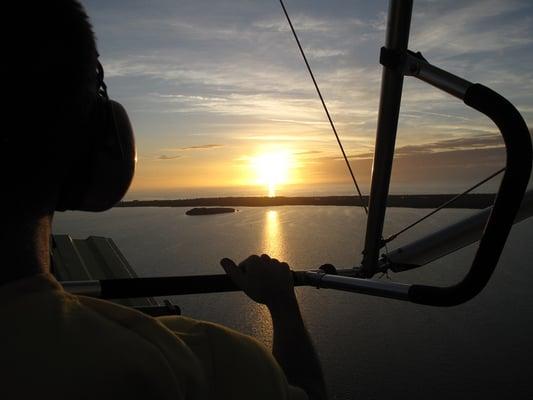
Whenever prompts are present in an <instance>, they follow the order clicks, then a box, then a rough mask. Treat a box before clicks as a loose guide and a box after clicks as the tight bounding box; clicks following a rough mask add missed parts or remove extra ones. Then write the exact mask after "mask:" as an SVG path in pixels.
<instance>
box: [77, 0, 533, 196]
mask: <svg viewBox="0 0 533 400" xmlns="http://www.w3.org/2000/svg"><path fill="white" fill-rule="evenodd" d="M83 3H84V5H85V6H86V8H87V11H88V13H89V16H90V18H91V21H92V23H93V26H94V29H95V32H96V36H97V39H98V46H99V52H100V58H101V61H102V64H103V65H104V68H105V71H106V82H107V84H108V87H109V93H110V95H111V97H112V98H114V99H115V100H118V101H120V102H121V103H122V104H123V105H124V106H125V107H126V109H127V110H128V112H129V114H130V117H131V120H132V123H133V126H134V128H135V132H136V140H137V152H138V163H137V171H136V177H135V180H134V182H133V185H132V188H131V189H130V192H129V194H128V196H127V198H129V199H146V198H180V197H198V196H213V195H266V194H267V193H268V182H265V175H268V173H271V174H273V173H277V172H275V171H277V170H279V169H281V168H283V169H284V171H282V173H280V174H281V175H283V177H281V176H278V178H277V179H278V181H279V182H277V188H276V193H275V194H277V195H311V194H352V193H354V189H353V185H350V177H349V174H348V172H347V170H346V167H345V165H344V161H343V160H342V158H341V153H340V151H339V148H338V145H337V143H336V141H335V138H334V136H333V133H332V131H331V128H330V127H329V124H328V122H327V119H326V116H325V114H324V111H323V110H322V108H321V104H320V102H319V99H318V97H317V95H316V92H315V90H314V87H313V85H312V81H311V79H310V77H309V75H308V72H307V70H306V69H305V64H304V62H303V60H302V58H301V56H300V54H299V52H298V48H297V46H296V43H295V41H294V38H293V37H292V34H291V32H290V30H289V26H288V23H287V21H286V20H285V18H284V15H283V12H282V9H281V7H280V4H279V2H278V1H277V0H268V1H266V0H262V1H259V0H256V1H250V0H248V1H247V0H195V1H189V0H187V1H184V0H180V1H176V0H151V1H148V0H142V1H141V0H128V1H123V0H85V1H84V2H83ZM285 4H286V7H287V9H288V12H289V14H290V15H291V18H292V20H293V23H294V26H295V29H296V31H297V32H298V34H299V36H300V40H301V42H302V45H303V47H304V50H305V51H306V54H307V56H308V58H309V61H310V64H311V67H312V68H313V71H314V73H315V76H316V78H317V81H318V84H319V86H320V88H321V90H322V93H323V95H324V98H325V101H326V103H327V105H328V107H329V109H330V112H331V115H332V117H333V120H334V121H335V124H336V127H337V130H338V132H339V135H340V137H341V140H342V142H343V144H344V146H345V149H346V153H347V154H348V156H349V159H350V162H351V164H352V166H353V169H354V172H355V175H356V177H357V179H358V181H359V182H360V184H361V186H362V188H363V192H364V193H368V187H369V182H370V177H371V170H372V156H373V151H374V139H375V134H376V121H377V108H378V103H379V93H380V82H381V66H380V65H379V62H378V60H379V49H380V47H381V46H382V45H383V44H384V40H385V24H386V15H387V8H388V2H387V1H382V0H376V1H370V0H365V1H354V0H352V1H347V0H345V1H341V0H338V1H337V0H328V1H325V0H321V1H315V0H308V1H302V0H286V2H285ZM532 33H533V2H531V1H527V0H523V1H514V0H507V1H501V0H477V1H450V0H441V1H433V0H425V1H416V0H415V2H414V9H413V18H412V26H411V37H410V42H409V48H410V49H411V50H413V51H421V52H422V53H423V55H424V56H425V57H426V59H428V60H429V61H430V62H431V63H432V64H434V65H437V66H439V67H441V68H443V69H446V70H448V71H450V72H452V73H454V74H456V75H459V76H461V77H463V78H465V79H467V80H469V81H472V82H478V83H483V84H484V85H486V86H488V87H490V88H492V89H494V90H496V91H498V92H500V93H501V94H502V95H504V96H505V97H507V98H508V99H509V100H510V101H511V102H512V103H513V104H514V105H515V106H516V107H517V108H518V110H519V111H520V112H521V113H522V115H523V117H524V119H525V120H526V123H528V126H533V95H532V94H533V68H532V66H533V34H532ZM258 160H259V161H258ZM258 165H262V166H261V167H258ZM503 165H504V151H503V148H502V141H501V139H500V138H499V135H498V133H497V130H496V127H495V126H494V125H493V124H492V122H490V121H489V120H488V119H487V118H486V117H484V116H483V115H480V114H478V113H477V112H475V111H473V110H470V109H468V108H467V107H466V106H465V105H464V104H463V103H462V102H461V101H459V100H457V99H455V98H453V97H451V96H449V95H447V94H445V93H442V92H439V91H438V90H437V89H434V88H432V87H430V86H428V85H426V84H423V83H421V82H419V81H417V80H416V79H414V78H406V81H405V84H404V92H403V98H402V106H401V113H400V123H399V130H398V136H397V142H396V155H395V160H394V166H393V176H392V183H391V192H393V193H439V192H444V193H445V192H459V191H462V190H464V189H466V188H467V187H469V186H470V185H473V184H474V183H476V181H479V180H481V179H483V178H485V177H486V176H488V175H490V174H491V173H492V172H494V171H496V170H497V169H498V168H500V167H501V166H503ZM266 179H267V180H268V178H266ZM495 184H496V181H495V183H493V184H492V185H489V186H487V187H486V189H485V190H489V191H490V190H493V189H494V188H495V187H496V186H495Z"/></svg>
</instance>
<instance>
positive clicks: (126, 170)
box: [56, 98, 137, 211]
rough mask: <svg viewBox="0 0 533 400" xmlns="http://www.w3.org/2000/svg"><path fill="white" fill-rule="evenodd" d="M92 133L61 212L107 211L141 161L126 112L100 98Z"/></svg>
mask: <svg viewBox="0 0 533 400" xmlns="http://www.w3.org/2000/svg"><path fill="white" fill-rule="evenodd" d="M93 122H94V125H93V126H91V130H92V129H94V130H95V131H93V132H89V136H90V138H91V139H90V142H91V143H90V144H89V146H88V147H89V148H88V154H86V157H80V160H77V162H76V164H77V165H76V166H74V170H73V171H72V172H71V173H70V174H69V175H70V178H69V181H70V182H67V184H66V185H65V186H64V190H63V193H62V194H61V196H60V200H59V203H58V207H56V209H57V210H58V211H64V210H79V211H105V210H108V209H110V208H111V207H113V206H114V205H116V204H117V203H118V202H119V201H120V200H121V199H122V197H124V195H125V194H126V192H127V191H128V188H129V187H130V184H131V181H132V179H133V175H134V172H135V163H136V160H137V157H136V152H135V140H134V134H133V128H132V126H131V122H130V119H129V117H128V114H127V113H126V110H125V109H124V107H122V105H121V104H120V103H118V102H116V101H113V100H107V99H103V98H100V99H98V103H97V106H96V110H95V115H94V117H93Z"/></svg>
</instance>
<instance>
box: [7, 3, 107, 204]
mask: <svg viewBox="0 0 533 400" xmlns="http://www.w3.org/2000/svg"><path fill="white" fill-rule="evenodd" d="M0 10H1V12H2V23H0V41H1V43H2V55H3V62H2V63H0V71H1V73H2V75H1V78H2V96H3V101H2V105H1V106H0V116H1V120H2V127H0V180H1V181H2V182H3V187H4V191H5V193H6V195H5V196H2V199H0V208H3V209H6V208H10V209H12V210H15V209H17V210H19V211H21V210H22V211H23V212H25V213H27V212H28V210H30V209H32V210H33V209H35V210H38V212H40V211H39V210H41V209H43V210H50V209H53V207H54V204H52V203H51V200H48V199H49V198H53V197H54V196H55V193H56V192H57V190H58V189H57V186H58V185H61V184H62V182H63V179H65V178H64V177H61V173H62V171H64V170H65V171H68V170H69V168H70V167H71V163H72V160H74V159H76V157H78V158H79V154H80V149H83V146H84V141H85V143H86V142H87V141H88V140H90V139H89V138H90V133H91V132H90V130H88V129H85V128H84V126H85V125H87V118H88V116H89V115H90V112H91V109H92V107H93V106H94V103H95V100H96V93H97V72H96V68H97V59H98V53H97V50H96V43H95V38H94V34H93V31H92V27H91V25H90V23H89V19H88V17H87V14H86V13H85V10H84V9H83V7H82V5H81V4H80V3H79V2H78V1H77V0H50V1H48V0H24V1H19V0H4V1H3V2H2V5H0ZM85 147H87V146H86V145H85ZM17 212H18V211H17Z"/></svg>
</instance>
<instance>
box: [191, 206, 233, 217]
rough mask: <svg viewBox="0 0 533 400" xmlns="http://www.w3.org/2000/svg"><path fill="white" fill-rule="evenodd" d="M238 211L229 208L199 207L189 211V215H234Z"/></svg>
mask: <svg viewBox="0 0 533 400" xmlns="http://www.w3.org/2000/svg"><path fill="white" fill-rule="evenodd" d="M235 211H236V210H235V209H234V208H229V207H197V208H191V209H190V210H187V212H185V214H187V215H213V214H228V213H234V212H235Z"/></svg>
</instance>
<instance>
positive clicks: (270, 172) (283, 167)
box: [251, 151, 293, 197]
mask: <svg viewBox="0 0 533 400" xmlns="http://www.w3.org/2000/svg"><path fill="white" fill-rule="evenodd" d="M251 161H252V168H253V169H254V171H255V173H256V176H257V179H256V182H257V183H258V184H260V185H266V187H267V189H268V196H269V197H274V196H276V188H278V187H279V185H282V184H284V183H288V181H289V172H290V169H291V167H292V163H293V162H292V155H291V153H290V152H288V151H276V152H270V153H263V154H259V155H257V156H255V157H253V158H252V160H251Z"/></svg>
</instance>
